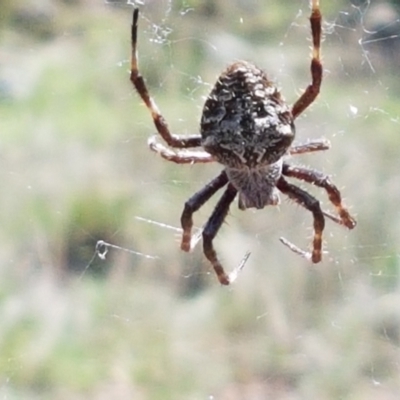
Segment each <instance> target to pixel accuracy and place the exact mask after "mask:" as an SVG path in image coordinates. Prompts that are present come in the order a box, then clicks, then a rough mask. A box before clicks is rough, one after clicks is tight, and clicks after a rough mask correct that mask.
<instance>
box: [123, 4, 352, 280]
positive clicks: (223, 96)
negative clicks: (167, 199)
mask: <svg viewBox="0 0 400 400" xmlns="http://www.w3.org/2000/svg"><path fill="white" fill-rule="evenodd" d="M138 17H139V11H138V9H135V10H134V12H133V23H132V32H131V37H132V58H131V75H130V79H131V82H132V83H133V85H134V87H135V89H136V90H137V92H138V93H139V95H140V97H141V98H142V100H143V101H144V103H145V104H146V106H147V107H148V108H149V110H150V112H151V115H152V117H153V120H154V124H155V126H156V129H157V132H158V133H159V134H160V136H161V137H162V138H163V139H164V140H165V142H166V143H167V145H168V146H169V147H166V146H164V145H163V144H161V143H159V142H158V141H157V138H156V137H155V136H153V137H151V138H150V139H149V146H150V148H151V149H152V150H153V151H155V152H157V153H158V154H160V156H161V157H163V158H165V159H166V160H169V161H173V162H176V163H178V164H193V163H208V162H215V161H217V162H219V163H221V164H222V165H224V167H225V168H224V169H223V170H222V171H221V173H220V174H219V175H218V176H217V177H216V178H214V179H213V180H212V181H211V182H209V183H208V184H207V185H206V186H204V187H203V188H202V189H200V191H198V192H197V193H195V194H194V195H193V196H192V197H191V198H190V199H189V200H187V201H186V203H185V207H184V210H183V213H182V216H181V224H182V230H183V235H182V242H181V248H182V250H184V251H189V250H191V248H192V247H193V246H192V243H193V242H192V227H193V218H192V217H193V213H195V212H196V211H197V210H198V209H199V208H200V207H201V206H202V205H203V204H204V203H206V202H207V201H208V200H209V199H210V198H211V197H212V196H213V195H214V194H215V193H216V192H217V191H218V190H219V189H221V188H222V187H224V186H227V187H226V189H225V192H224V193H223V195H222V197H221V198H220V200H219V201H218V203H217V205H216V206H215V209H214V211H213V213H212V214H211V216H210V218H209V219H208V221H207V223H206V224H205V226H204V228H203V231H202V236H203V250H204V254H205V256H206V257H207V259H208V260H209V261H210V262H211V264H212V266H213V267H214V270H215V272H216V274H217V276H218V279H219V281H220V283H221V284H224V285H228V284H229V283H230V282H232V280H233V279H234V278H235V276H236V274H237V270H238V269H236V270H235V271H233V273H231V274H230V275H227V274H226V273H225V271H224V269H223V267H222V265H221V263H220V261H219V259H218V257H217V253H216V251H215V250H214V246H213V243H212V242H213V239H214V237H215V236H216V234H217V232H218V230H219V228H220V227H221V225H222V223H223V221H224V219H225V217H226V215H227V213H228V210H229V206H230V204H231V203H232V202H233V200H234V199H235V197H236V196H237V195H238V196H239V208H240V209H242V210H245V209H246V208H251V207H254V208H257V209H261V208H264V207H265V206H267V205H276V204H278V203H279V194H278V193H279V192H281V193H283V194H286V195H287V196H288V197H289V198H291V199H292V200H294V201H295V202H297V203H298V204H300V205H301V206H303V207H304V208H306V209H307V210H309V211H310V212H311V213H312V214H313V218H314V238H313V249H312V251H311V252H307V251H303V250H301V249H299V248H298V247H297V246H295V245H294V244H292V243H290V242H289V241H287V240H286V239H284V238H280V239H281V241H282V242H283V243H284V244H285V245H286V246H288V247H289V248H290V249H291V250H293V251H294V252H296V253H298V254H300V255H302V256H303V257H306V258H308V259H310V260H311V261H312V262H314V263H317V262H319V261H321V256H322V232H323V229H324V226H325V218H324V217H325V216H326V217H328V218H330V219H331V220H333V221H334V222H336V223H339V224H341V225H344V226H346V227H347V228H349V229H352V228H354V226H355V225H356V222H355V220H354V219H353V218H352V217H351V216H350V214H349V213H348V211H347V210H346V209H345V208H344V207H343V206H342V201H341V195H340V192H339V190H338V189H337V187H336V186H335V185H334V184H333V183H332V182H331V181H330V179H329V177H327V176H326V175H324V174H322V173H320V172H318V171H315V170H312V169H308V168H303V167H298V166H292V165H291V164H289V163H288V162H287V160H286V158H285V155H289V154H290V155H296V154H301V153H308V152H313V151H320V150H327V149H328V148H329V147H330V144H329V142H328V141H326V140H324V139H319V140H311V141H308V142H306V143H305V144H298V145H293V143H292V142H293V139H294V135H295V128H294V120H295V119H296V118H297V117H298V116H299V115H300V114H301V113H302V112H303V111H304V110H305V109H306V108H307V107H308V106H309V105H310V104H311V103H312V102H313V101H314V100H315V98H316V97H317V95H318V93H319V90H320V87H321V82H322V64H321V61H320V42H321V12H320V8H319V0H311V16H310V23H311V32H312V41H313V53H312V59H311V78H312V80H311V83H310V84H309V85H308V87H307V88H306V90H305V91H304V92H303V94H302V95H301V96H300V98H299V99H298V100H297V101H296V102H295V103H294V105H293V106H292V107H289V106H288V105H287V104H286V103H285V102H284V100H283V99H282V97H281V94H280V92H279V90H278V89H277V88H276V86H275V85H274V84H273V83H272V82H271V81H270V80H269V79H268V78H267V76H266V74H265V73H264V72H263V71H262V70H261V69H259V68H257V67H256V66H255V65H253V64H251V63H249V62H246V61H237V62H235V63H233V64H231V65H230V66H228V68H226V70H225V71H224V72H223V73H222V74H221V75H220V77H219V78H218V80H217V82H216V84H215V86H214V88H213V89H212V91H211V93H210V94H209V96H208V97H207V99H206V102H205V104H204V108H203V114H202V117H201V124H200V125H201V126H200V133H201V134H200V135H199V134H197V135H192V136H178V135H174V134H171V132H170V131H169V129H168V126H167V124H166V122H165V120H164V118H163V117H162V115H161V113H160V111H159V110H158V107H157V105H156V103H155V102H154V100H153V99H152V98H151V96H150V94H149V92H148V90H147V87H146V84H145V82H144V79H143V77H142V76H141V75H140V73H139V69H138V61H137V49H136V45H137V24H138ZM172 148H173V149H174V150H173V149H172ZM190 148H203V150H201V149H197V150H187V149H190ZM285 177H292V178H297V179H300V180H303V181H305V182H307V183H311V184H313V185H315V186H318V187H321V188H323V189H325V190H326V192H327V194H328V197H329V200H330V201H331V202H332V204H333V205H334V206H335V208H336V211H337V213H338V217H336V216H333V215H332V214H330V213H328V212H325V211H323V210H322V209H321V206H320V203H319V201H318V200H317V199H316V198H314V197H313V196H311V195H310V194H308V193H307V192H306V191H304V190H303V189H300V188H299V187H297V186H295V185H293V184H291V183H289V182H288V181H287V180H286V179H285ZM241 265H242V264H241ZM239 268H241V266H240V267H239Z"/></svg>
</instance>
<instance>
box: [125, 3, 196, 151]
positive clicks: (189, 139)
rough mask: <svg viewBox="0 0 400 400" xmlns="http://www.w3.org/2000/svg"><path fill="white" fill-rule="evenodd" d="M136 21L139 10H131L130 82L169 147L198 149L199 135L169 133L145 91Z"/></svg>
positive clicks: (147, 92)
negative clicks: (140, 69)
mask: <svg viewBox="0 0 400 400" xmlns="http://www.w3.org/2000/svg"><path fill="white" fill-rule="evenodd" d="M138 19H139V9H138V8H135V9H134V10H133V19H132V28H131V74H130V80H131V82H132V84H133V86H134V87H135V89H136V91H137V92H138V94H139V96H140V97H141V98H142V100H143V102H144V103H145V104H146V107H147V108H148V109H149V111H150V113H151V116H152V118H153V122H154V125H155V126H156V129H157V132H158V133H159V134H160V135H161V137H162V138H163V139H164V140H165V141H166V142H167V144H168V145H169V146H172V147H176V148H180V149H183V148H188V147H200V146H201V135H191V136H178V135H173V134H171V132H170V131H169V128H168V125H167V123H166V121H165V119H164V117H163V116H162V115H161V113H160V110H159V109H158V107H157V104H156V102H155V101H154V100H153V98H152V97H151V96H150V93H149V91H148V89H147V86H146V83H145V81H144V79H143V76H142V75H141V74H140V72H139V62H138V51H137V37H138Z"/></svg>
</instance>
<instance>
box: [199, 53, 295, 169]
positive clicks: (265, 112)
mask: <svg viewBox="0 0 400 400" xmlns="http://www.w3.org/2000/svg"><path fill="white" fill-rule="evenodd" d="M294 133H295V131H294V125H293V119H292V116H291V112H290V109H289V107H288V106H287V105H286V103H285V102H284V101H283V99H282V98H281V95H280V93H279V91H278V89H277V88H276V87H275V86H274V85H273V84H272V82H271V81H269V80H268V79H267V76H266V75H265V73H264V72H263V71H262V70H260V69H259V68H257V67H255V66H254V65H252V64H250V63H248V62H245V61H239V62H236V63H234V64H232V65H230V66H229V67H228V68H227V69H226V70H225V71H224V72H223V73H222V74H221V76H220V77H219V78H218V81H217V83H216V84H215V86H214V88H213V89H212V91H211V93H210V95H209V96H208V98H207V100H206V102H205V104H204V109H203V114H202V117H201V135H202V145H203V147H204V149H205V150H206V151H207V152H209V153H210V154H212V155H213V156H214V157H215V158H216V160H217V161H219V162H220V163H221V164H224V165H225V166H227V167H232V168H246V167H247V168H250V169H253V168H259V167H262V166H266V165H270V164H273V163H275V162H276V161H278V160H279V159H280V158H281V157H282V156H283V155H284V154H285V152H286V151H287V149H288V147H289V146H290V144H291V143H292V141H293V138H294Z"/></svg>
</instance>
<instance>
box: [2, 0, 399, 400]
mask: <svg viewBox="0 0 400 400" xmlns="http://www.w3.org/2000/svg"><path fill="white" fill-rule="evenodd" d="M155 3H157V6H156V5H155ZM228 3H229V4H230V2H223V1H215V2H210V1H201V2H200V1H181V2H179V1H173V2H172V4H173V7H172V8H171V9H169V7H168V5H169V2H148V5H147V6H146V7H144V8H143V14H142V15H143V18H141V20H140V30H141V31H140V47H139V50H140V62H141V70H142V72H143V74H144V75H145V77H146V80H147V82H148V83H149V85H150V88H151V91H152V94H153V95H154V97H155V98H156V99H157V103H158V104H159V106H160V108H161V109H162V110H163V113H164V115H165V117H166V118H167V120H168V121H169V124H170V126H171V129H172V130H173V131H174V132H177V133H182V134H184V133H195V132H197V130H198V128H197V127H198V119H199V116H200V114H201V106H202V97H203V96H204V95H206V94H207V92H208V91H209V90H210V85H211V84H213V81H214V80H215V77H216V76H217V75H218V73H219V71H220V70H222V69H223V68H224V67H225V66H226V65H227V64H228V63H229V62H230V61H232V60H234V59H237V58H241V57H243V58H246V59H250V60H253V61H255V62H256V63H257V64H258V65H260V66H262V67H263V68H265V69H266V70H267V71H268V73H269V74H271V76H273V77H276V80H277V81H278V82H279V84H280V85H282V90H283V93H284V95H285V97H286V98H287V99H288V101H290V102H291V101H293V100H294V99H295V98H296V96H297V95H298V94H299V92H300V90H301V88H304V87H305V86H306V85H307V83H308V81H309V44H310V43H309V41H308V39H309V38H310V33H309V26H308V22H307V16H308V8H307V6H308V4H307V1H301V2H298V3H299V4H297V3H296V5H293V2H287V1H286V2H285V1H271V2H267V3H268V5H264V4H262V3H263V2H255V1H249V2H242V3H241V2H232V5H231V6H230V7H227V6H226V4H228ZM325 3H327V4H325ZM34 4H35V6H36V7H33V6H32V5H33V2H29V1H28V2H26V1H12V2H11V1H8V2H7V1H5V2H4V9H3V10H4V12H3V10H2V12H3V14H2V16H1V18H0V35H1V38H2V42H1V44H0V54H1V55H0V121H1V125H0V126H1V135H0V155H1V165H2V168H1V173H0V176H1V182H2V193H1V195H0V220H1V229H0V238H1V251H0V261H1V264H0V265H1V266H2V268H1V270H0V321H1V323H0V379H1V385H0V397H2V398H7V399H68V400H71V399H72V400H73V399H99V400H100V399H105V398H107V399H108V398H112V399H121V400H122V399H135V400H137V399H139V400H140V399H152V400H158V399H160V400H161V399H162V400H166V399H171V400H177V399H185V400H197V399H222V400H225V399H229V400H231V399H232V400H236V399H251V400H252V399H259V398H262V399H269V398H273V399H282V400H289V399H294V400H300V399H319V400H325V399H326V400H328V399H329V400H330V399H335V400H337V399H349V400H350V399H351V400H372V399H380V400H392V399H393V400H394V399H398V397H399V394H400V383H399V379H398V377H399V374H400V367H399V365H400V348H399V345H400V287H399V282H400V279H399V258H398V254H399V250H398V249H399V244H398V243H399V232H400V230H399V226H400V225H399V219H398V204H399V202H400V191H399V189H398V171H399V170H400V161H399V157H398V150H397V148H398V146H397V143H398V130H399V121H400V118H399V105H400V104H399V97H398V92H399V91H398V76H396V75H393V67H392V62H393V60H392V59H390V57H389V56H388V55H387V53H384V52H383V50H382V49H380V48H379V47H367V46H366V45H365V46H361V45H360V44H359V40H360V39H361V38H362V37H364V36H363V35H364V34H365V32H364V31H363V30H362V29H361V28H360V25H357V23H356V20H357V18H356V17H354V20H353V19H351V16H354V15H357V12H356V11H357V10H356V11H355V9H354V7H350V6H349V5H348V4H347V2H344V1H337V2H325V1H324V0H321V7H322V9H323V11H324V16H325V18H326V22H327V23H326V24H325V25H324V28H325V33H326V34H325V40H324V43H323V55H324V67H325V80H324V84H323V88H322V93H321V95H320V97H319V99H318V101H317V102H316V103H315V105H313V107H312V108H311V109H310V110H308V111H307V112H306V114H305V115H304V116H302V117H301V118H300V119H299V121H298V123H297V134H298V140H299V141H301V140H305V139H306V138H311V137H312V138H316V137H321V136H324V137H326V138H328V139H329V140H331V142H332V149H331V150H330V151H329V152H327V153H325V154H315V155H308V156H307V157H301V158H299V159H298V160H297V162H298V163H301V164H306V165H310V166H313V167H315V168H317V169H321V170H323V171H325V172H326V173H329V174H332V176H333V179H334V181H335V182H336V183H337V184H338V186H339V187H340V188H341V189H342V188H343V195H344V197H345V203H346V205H348V206H349V208H350V209H351V210H352V212H353V213H354V214H355V215H356V217H357V220H358V227H357V228H356V229H355V230H354V231H352V232H348V231H346V230H345V229H344V228H342V227H340V226H335V225H334V224H333V223H330V222H328V223H327V226H326V231H325V241H326V242H325V248H326V250H327V251H328V253H327V254H325V259H324V262H323V263H321V264H320V265H317V266H310V265H309V264H308V263H307V262H306V261H304V260H303V259H301V258H299V257H297V256H296V255H294V254H292V253H291V252H289V251H288V250H287V249H286V248H285V247H284V246H282V245H281V244H280V243H279V241H278V238H279V236H285V237H287V238H288V239H290V240H292V241H293V242H295V243H296V244H299V245H301V246H302V247H306V246H307V245H308V244H309V240H310V236H311V232H312V231H311V217H310V215H309V214H308V213H306V212H304V211H303V210H302V209H300V208H299V207H297V206H295V205H293V204H290V203H289V202H288V201H286V200H283V201H282V204H281V205H280V206H279V207H271V208H267V209H265V210H262V211H257V212H256V211H252V210H249V211H247V212H245V213H243V212H241V211H239V210H238V209H237V207H232V209H231V213H230V215H229V217H228V219H227V223H226V224H225V225H224V226H223V228H222V229H221V232H220V233H219V236H218V237H217V240H216V247H217V249H218V251H219V254H220V256H221V258H222V260H223V262H224V264H225V265H226V268H227V269H230V268H233V267H234V266H235V265H237V263H238V262H239V261H240V259H241V258H242V257H243V255H244V254H245V252H246V251H251V253H252V255H251V257H250V259H249V261H248V263H247V265H246V266H245V268H244V270H243V272H242V273H241V275H240V276H239V278H238V280H237V281H236V282H235V284H234V285H232V287H229V288H222V287H220V286H219V285H218V283H217V280H216V278H215V276H214V274H213V272H212V271H210V268H209V265H208V263H207V262H206V261H205V260H204V257H203V256H202V252H201V246H198V248H196V249H195V251H194V252H193V254H182V252H181V251H180V250H179V244H178V240H179V232H178V231H177V230H174V229H171V227H172V228H179V218H180V213H181V210H182V206H183V203H184V201H185V200H186V199H187V198H188V197H189V196H190V195H191V194H192V193H194V192H195V191H196V190H198V189H199V188H200V187H202V186H203V185H204V184H205V183H206V182H207V181H208V180H210V179H211V178H212V177H213V176H215V175H216V174H217V172H218V171H219V170H220V166H218V165H203V166H198V165H195V166H177V165H174V164H172V163H168V162H166V161H163V160H162V159H161V158H159V157H157V156H156V155H154V154H152V153H150V151H149V150H148V149H147V144H146V141H147V138H148V137H149V136H150V135H151V134H153V133H154V127H153V125H152V122H151V118H150V116H149V113H148V112H147V110H146V109H145V107H144V106H143V105H142V104H141V102H140V101H139V99H138V96H136V94H135V93H134V91H133V89H132V87H131V86H130V83H129V79H128V69H129V25H130V20H131V7H130V6H127V5H126V4H125V3H121V2H114V1H109V2H107V4H105V3H103V4H102V3H101V2H89V1H83V0H81V1H79V0H75V1H66V0H64V1H61V0H59V1H54V2H45V1H43V2H42V1H38V2H34ZM50 4H51V6H50ZM160 4H162V6H161V5H160ZM241 4H242V5H241ZM361 11H362V12H365V9H364V8H361ZM352 12H353V13H354V14H352ZM347 16H348V19H347V20H344V19H345V17H347ZM241 18H242V20H241ZM353 23H354V25H352V24H353ZM386 43H387V40H383V41H382V43H381V44H382V45H383V46H384V45H385V44H386ZM367 52H369V53H367ZM367 57H368V58H367ZM368 60H371V61H372V62H373V67H374V70H373V69H372V68H371V67H370V66H369V64H368V62H367V61H368ZM395 73H397V72H396V71H395ZM293 162H296V160H293ZM310 191H311V192H312V193H315V194H316V195H317V196H318V198H320V199H321V200H322V201H323V205H324V207H326V208H328V207H329V204H328V201H327V198H326V194H325V193H323V192H322V191H320V190H316V189H315V188H310ZM214 204H215V199H214V201H211V202H210V204H207V205H206V206H205V207H204V209H202V210H200V211H199V212H198V213H197V214H196V223H197V225H198V226H201V224H202V223H203V222H204V221H205V220H206V218H207V217H208V216H209V214H210V212H211V210H212V208H213V205H214ZM98 240H104V241H105V242H107V243H111V244H113V245H116V246H120V247H122V248H124V249H128V250H131V251H133V252H138V253H140V254H135V253H129V252H127V251H124V250H122V249H120V250H118V249H116V248H109V251H108V253H107V254H106V258H105V260H101V259H100V258H99V257H95V258H93V255H94V251H95V246H96V243H97V241H98ZM147 256H149V257H147Z"/></svg>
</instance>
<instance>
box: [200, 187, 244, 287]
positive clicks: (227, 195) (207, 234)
mask: <svg viewBox="0 0 400 400" xmlns="http://www.w3.org/2000/svg"><path fill="white" fill-rule="evenodd" d="M236 194H237V190H236V188H235V187H234V186H233V185H231V184H229V185H228V188H227V189H226V190H225V192H224V194H223V195H222V197H221V199H220V200H219V202H218V203H217V205H216V207H215V209H214V211H213V213H212V214H211V217H210V219H209V220H208V221H207V223H206V225H205V227H204V230H203V251H204V255H205V256H206V257H207V259H208V260H209V261H210V262H211V264H212V266H213V267H214V271H215V273H216V274H217V277H218V280H219V282H220V283H221V285H229V283H230V282H232V281H233V279H234V278H235V277H236V275H237V272H238V270H240V269H241V268H242V267H243V265H244V263H245V262H246V260H247V258H248V256H249V254H246V256H245V258H244V259H243V260H242V262H241V263H240V266H239V267H238V269H236V270H235V271H233V273H232V274H231V275H230V276H228V275H227V274H226V273H225V271H224V268H223V267H222V264H221V263H220V261H219V260H218V257H217V253H216V251H215V249H214V246H213V244H212V241H213V240H214V238H215V236H216V234H217V233H218V231H219V228H220V227H221V225H222V223H223V222H224V220H225V217H226V215H227V214H228V211H229V206H230V204H231V203H232V201H233V200H234V199H235V197H236Z"/></svg>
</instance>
